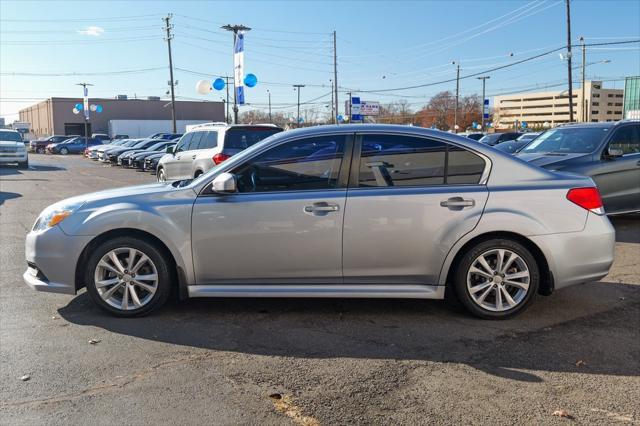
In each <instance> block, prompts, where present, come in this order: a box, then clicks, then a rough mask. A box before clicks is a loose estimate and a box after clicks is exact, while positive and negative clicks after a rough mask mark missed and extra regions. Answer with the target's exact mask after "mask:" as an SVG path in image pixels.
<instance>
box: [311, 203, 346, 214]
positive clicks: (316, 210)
mask: <svg viewBox="0 0 640 426" xmlns="http://www.w3.org/2000/svg"><path fill="white" fill-rule="evenodd" d="M338 210H340V206H338V205H337V204H331V203H327V202H324V201H320V202H318V203H313V204H312V205H310V206H304V212H305V213H307V214H311V215H314V216H324V215H326V214H327V213H330V212H337V211H338Z"/></svg>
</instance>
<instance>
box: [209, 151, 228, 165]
mask: <svg viewBox="0 0 640 426" xmlns="http://www.w3.org/2000/svg"><path fill="white" fill-rule="evenodd" d="M229 158H231V156H230V155H227V154H223V153H221V152H219V153H217V154H216V155H214V156H213V158H212V160H213V163H214V164H215V165H216V166H217V165H218V164H220V163H222V162H223V161H225V160H228V159H229Z"/></svg>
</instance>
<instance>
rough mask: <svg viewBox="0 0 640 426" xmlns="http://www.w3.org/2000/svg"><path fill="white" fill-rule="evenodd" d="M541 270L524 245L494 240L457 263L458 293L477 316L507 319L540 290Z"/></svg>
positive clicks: (456, 287) (456, 289) (455, 285)
mask: <svg viewBox="0 0 640 426" xmlns="http://www.w3.org/2000/svg"><path fill="white" fill-rule="evenodd" d="M539 282H540V271H539V269H538V264H537V262H536V260H535V257H534V256H533V255H532V254H531V252H530V251H529V250H528V249H527V248H526V247H525V246H524V245H522V244H520V243H519V242H517V241H513V240H509V239H492V240H486V241H483V242H480V243H478V244H476V245H475V246H474V247H472V248H470V249H469V250H468V251H467V252H466V253H465V254H464V255H463V257H462V259H461V260H460V262H459V263H458V265H457V270H456V273H455V281H454V289H455V293H456V296H457V297H458V299H459V300H460V302H461V303H462V304H463V305H464V306H465V308H466V309H467V310H468V311H469V312H471V313H472V314H473V315H475V316H478V317H480V318H484V319H506V318H510V317H512V316H514V315H517V314H518V313H520V312H522V311H523V310H524V309H525V308H526V307H527V306H528V305H529V304H530V303H531V300H532V299H533V298H534V296H535V294H536V293H537V291H538V285H539Z"/></svg>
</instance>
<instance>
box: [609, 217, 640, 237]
mask: <svg viewBox="0 0 640 426" xmlns="http://www.w3.org/2000/svg"><path fill="white" fill-rule="evenodd" d="M609 219H610V220H611V223H612V224H613V226H614V227H615V228H616V241H617V242H619V243H636V244H638V243H640V226H638V225H640V214H639V213H634V214H628V215H623V216H613V217H610V218H609Z"/></svg>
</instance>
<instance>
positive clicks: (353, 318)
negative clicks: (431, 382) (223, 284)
mask: <svg viewBox="0 0 640 426" xmlns="http://www.w3.org/2000/svg"><path fill="white" fill-rule="evenodd" d="M58 312H59V314H60V315H61V316H62V317H63V318H65V319H66V320H67V321H69V322H71V323H73V324H76V325H82V326H91V327H98V328H102V329H104V330H105V331H108V332H111V333H117V334H122V335H127V336H132V337H136V338H140V339H148V340H152V341H157V342H164V343H167V344H172V345H181V346H187V347H193V348H201V349H209V350H215V351H231V352H239V353H245V354H251V355H262V356H278V357H283V360H282V362H284V363H286V362H288V361H287V358H339V357H350V358H362V359H389V360H397V361H403V360H418V361H421V360H423V361H433V362H441V363H461V364H466V365H469V366H472V367H474V368H476V369H478V370H482V371H484V372H486V373H488V374H491V375H494V376H498V377H502V378H506V379H510V380H516V381H523V382H540V381H542V378H540V377H539V376H538V375H537V374H536V372H537V371H550V372H573V373H586V374H607V375H620V376H638V375H640V357H638V353H640V339H638V326H639V325H640V324H639V321H638V319H639V318H640V286H637V285H626V284H613V283H589V284H584V285H579V286H573V287H570V288H567V289H562V290H559V291H557V292H556V293H555V294H554V295H552V296H549V297H538V298H537V300H536V301H535V303H534V305H533V306H531V308H530V309H528V310H527V311H526V312H525V313H523V314H522V315H520V316H518V317H517V318H514V319H511V320H508V321H482V320H478V319H475V318H472V317H470V316H468V315H467V314H465V313H463V312H461V311H460V310H458V309H457V308H453V309H451V308H448V307H447V306H446V304H445V303H443V302H441V301H425V300H399V299H393V300H382V299H346V300H345V299H194V300H188V301H182V302H177V301H176V302H172V303H170V304H169V305H168V306H167V307H165V308H163V309H161V310H160V311H158V312H156V313H154V314H152V315H151V316H148V317H143V318H135V319H122V318H115V317H113V316H110V315H108V314H106V313H103V312H102V311H101V310H99V309H98V308H97V307H95V306H94V305H93V303H91V301H90V300H89V298H88V296H87V294H86V293H83V294H81V295H79V296H77V297H75V298H74V299H73V300H72V301H71V302H70V303H69V304H68V305H67V306H65V307H63V308H61V309H59V311H58ZM634 319H635V320H634ZM108 340H109V338H108V336H107V337H105V338H104V339H103V342H104V343H105V344H108Z"/></svg>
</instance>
